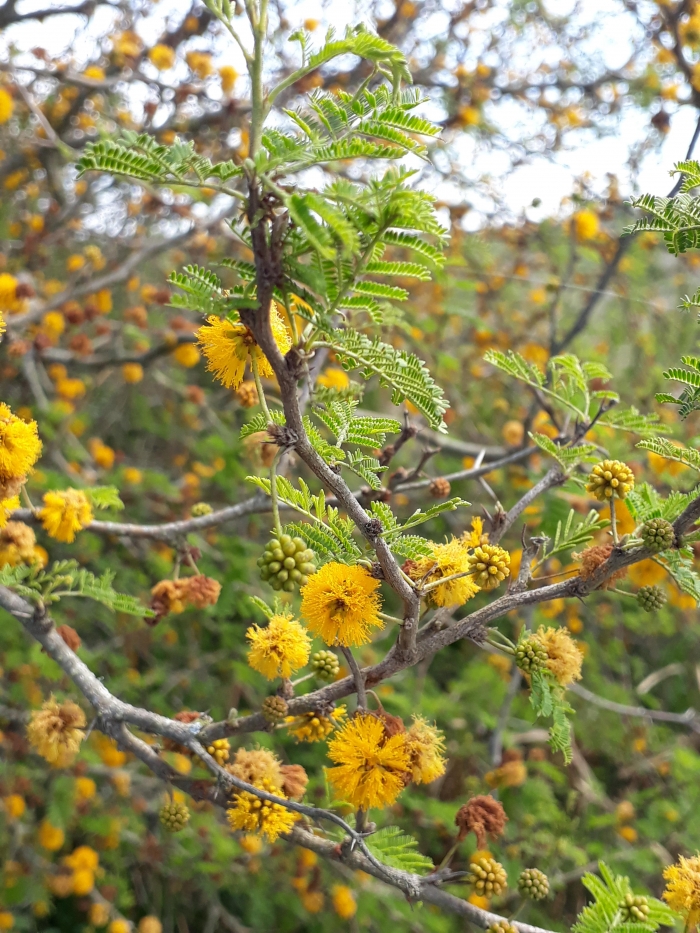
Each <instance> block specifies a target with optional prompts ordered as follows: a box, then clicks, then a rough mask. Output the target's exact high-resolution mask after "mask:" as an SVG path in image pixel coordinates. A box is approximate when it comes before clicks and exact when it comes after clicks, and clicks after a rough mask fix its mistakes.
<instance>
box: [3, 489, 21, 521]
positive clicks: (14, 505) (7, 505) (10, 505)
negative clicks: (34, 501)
mask: <svg viewBox="0 0 700 933" xmlns="http://www.w3.org/2000/svg"><path fill="white" fill-rule="evenodd" d="M19 507H20V502H19V496H10V498H9V499H0V529H1V528H4V527H5V526H6V525H7V523H8V521H9V520H10V515H12V513H13V512H14V510H15V509H18V508H19Z"/></svg>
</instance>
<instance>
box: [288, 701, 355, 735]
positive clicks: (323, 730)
mask: <svg viewBox="0 0 700 933" xmlns="http://www.w3.org/2000/svg"><path fill="white" fill-rule="evenodd" d="M346 712H347V711H346V708H345V707H344V706H338V707H336V708H335V709H334V710H332V711H331V713H330V714H329V715H328V716H322V715H321V714H320V713H315V712H313V711H312V712H310V713H303V714H302V715H301V716H288V717H287V719H286V720H285V721H286V722H287V723H289V724H290V725H289V733H290V735H293V736H294V738H295V739H296V740H297V742H322V741H323V740H324V739H325V738H327V737H328V736H329V735H330V734H331V732H332V731H333V730H334V729H335V728H336V726H337V725H338V723H339V722H340V721H341V720H342V719H344V718H345V716H346Z"/></svg>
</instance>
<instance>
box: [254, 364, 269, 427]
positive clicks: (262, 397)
mask: <svg viewBox="0 0 700 933" xmlns="http://www.w3.org/2000/svg"><path fill="white" fill-rule="evenodd" d="M250 368H251V369H252V370H253V379H254V380H255V388H256V389H257V390H258V400H259V402H260V405H261V407H262V410H263V411H264V412H265V417H266V418H267V423H268V424H273V421H272V415H271V414H270V409H269V408H268V407H267V399H266V398H265V393H264V392H263V387H262V382H261V381H260V368H259V367H258V361H257V359H256V358H255V354H254V353H251V354H250Z"/></svg>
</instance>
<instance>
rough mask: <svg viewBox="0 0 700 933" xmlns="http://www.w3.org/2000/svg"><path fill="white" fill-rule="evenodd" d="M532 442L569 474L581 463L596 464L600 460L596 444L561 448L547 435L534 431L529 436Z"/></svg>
mask: <svg viewBox="0 0 700 933" xmlns="http://www.w3.org/2000/svg"><path fill="white" fill-rule="evenodd" d="M529 437H530V439H531V440H532V441H534V442H535V444H537V446H538V447H539V448H540V450H544V452H545V453H547V454H549V456H550V457H553V458H554V459H555V460H556V461H557V463H558V464H559V466H560V467H561V468H562V469H563V470H564V471H565V472H566V473H568V472H569V471H570V470H573V469H574V467H577V466H578V465H579V463H596V462H597V461H598V460H599V459H600V455H599V454H598V453H597V450H598V448H597V447H596V446H595V444H578V445H577V446H576V447H560V446H559V445H558V444H555V443H554V441H553V440H552V439H551V438H550V437H547V436H546V434H536V433H533V432H532V431H531V432H530V434H529Z"/></svg>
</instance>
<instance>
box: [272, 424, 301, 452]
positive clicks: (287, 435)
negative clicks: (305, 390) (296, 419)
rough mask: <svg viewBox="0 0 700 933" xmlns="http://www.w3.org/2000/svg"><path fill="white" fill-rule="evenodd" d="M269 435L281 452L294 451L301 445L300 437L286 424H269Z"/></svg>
mask: <svg viewBox="0 0 700 933" xmlns="http://www.w3.org/2000/svg"><path fill="white" fill-rule="evenodd" d="M267 435H268V437H269V438H270V441H271V442H272V443H273V444H276V445H277V446H278V447H279V448H280V449H281V450H284V451H287V450H293V449H294V448H295V447H296V445H297V444H298V443H299V435H298V434H297V432H296V431H295V430H294V429H293V428H289V427H287V425H285V424H268V426H267Z"/></svg>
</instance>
